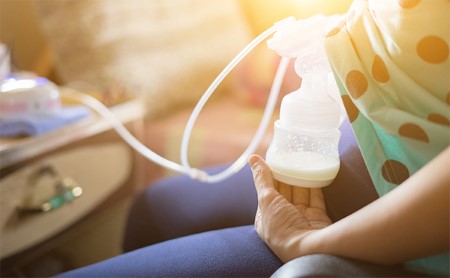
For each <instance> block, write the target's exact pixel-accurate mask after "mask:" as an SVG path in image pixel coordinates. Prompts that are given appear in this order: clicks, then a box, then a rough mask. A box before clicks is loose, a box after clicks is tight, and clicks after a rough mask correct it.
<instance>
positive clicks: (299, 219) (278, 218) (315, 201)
mask: <svg viewBox="0 0 450 278" xmlns="http://www.w3.org/2000/svg"><path fill="white" fill-rule="evenodd" d="M249 163H250V165H251V167H252V172H253V178H254V181H255V187H256V191H257V193H258V210H257V212H256V218H255V227H256V231H257V233H258V234H259V236H260V237H261V239H262V240H263V241H264V242H265V243H266V244H267V245H268V246H269V247H270V249H272V251H273V252H274V253H275V254H276V255H277V256H278V257H279V258H280V259H281V260H282V261H283V262H288V261H290V260H292V259H294V258H297V257H299V256H303V255H307V254H312V253H315V251H314V249H315V248H314V246H315V243H314V239H313V237H312V236H311V235H312V234H313V233H314V232H315V231H317V230H318V229H321V228H324V227H327V226H329V225H330V224H331V221H330V219H329V218H328V215H327V213H326V209H325V202H324V198H323V194H322V191H321V189H318V188H314V189H309V188H302V187H297V186H289V185H286V184H283V183H281V182H278V181H276V180H274V179H273V177H272V173H271V171H270V168H269V167H268V166H267V164H266V163H265V162H264V160H263V159H262V158H261V157H259V156H257V155H252V156H251V157H250V158H249Z"/></svg>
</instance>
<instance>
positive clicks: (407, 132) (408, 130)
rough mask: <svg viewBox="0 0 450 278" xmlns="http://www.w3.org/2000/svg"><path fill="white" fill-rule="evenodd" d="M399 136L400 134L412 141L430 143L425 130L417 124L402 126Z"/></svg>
mask: <svg viewBox="0 0 450 278" xmlns="http://www.w3.org/2000/svg"><path fill="white" fill-rule="evenodd" d="M398 134H400V135H401V136H403V137H408V138H411V139H415V140H419V141H423V142H427V143H428V142H429V139H428V136H427V134H426V133H425V131H423V129H422V128H421V127H420V126H418V125H416V124H412V123H407V124H404V125H402V126H401V127H400V128H399V129H398Z"/></svg>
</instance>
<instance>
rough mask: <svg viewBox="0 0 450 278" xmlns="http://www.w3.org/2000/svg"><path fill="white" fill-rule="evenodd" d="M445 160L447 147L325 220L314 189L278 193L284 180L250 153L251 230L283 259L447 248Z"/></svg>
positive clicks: (385, 257) (392, 259)
mask: <svg viewBox="0 0 450 278" xmlns="http://www.w3.org/2000/svg"><path fill="white" fill-rule="evenodd" d="M449 160H450V147H449V148H447V149H446V150H444V151H443V152H442V153H441V154H440V155H439V156H438V157H436V158H435V159H434V160H432V161H431V162H430V163H428V164H427V165H426V166H425V167H423V168H422V169H421V170H419V171H418V172H417V173H416V174H414V175H413V176H411V177H410V178H409V179H408V180H406V181H405V182H404V183H402V184H401V185H399V186H398V188H396V189H394V190H392V191H391V192H390V193H388V194H386V195H385V196H383V197H381V198H379V199H378V200H376V201H374V202H373V203H371V204H369V205H368V206H366V207H364V208H362V209H360V210H359V211H357V212H355V213H353V214H352V215H350V216H348V217H346V218H344V219H342V220H340V221H338V222H336V223H334V224H330V223H329V222H327V217H326V212H325V206H324V202H323V197H322V195H321V191H320V190H315V189H311V190H309V189H299V188H295V187H292V190H291V191H290V193H289V194H283V195H282V194H280V193H278V191H279V190H280V189H282V188H284V187H285V185H282V184H279V183H277V182H276V181H274V180H273V179H272V175H271V173H270V169H269V168H268V167H267V165H266V164H265V163H264V161H263V160H262V159H261V158H259V157H257V156H252V157H251V158H250V159H249V162H250V164H251V165H252V170H253V173H254V179H255V186H256V189H257V192H258V198H259V207H258V212H257V216H256V220H255V226H256V230H257V232H258V234H259V235H260V236H261V238H262V239H263V240H264V241H265V242H266V243H267V244H268V246H269V247H270V248H271V249H272V250H273V251H274V252H275V253H276V254H277V255H278V256H279V257H280V259H282V260H283V261H285V262H286V261H289V260H291V259H293V258H296V257H299V256H302V255H307V254H317V253H326V254H333V255H338V256H343V257H348V258H353V259H358V260H363V261H368V262H374V263H380V264H396V263H400V262H403V261H406V260H410V259H414V258H419V257H424V256H427V255H432V254H437V253H440V252H445V251H448V250H449V232H450V231H449V226H450V223H449V214H450V213H449V187H450V185H449V184H450V178H449V175H450V173H449V165H450V161H449ZM280 191H281V190H280ZM284 195H286V196H287V197H284ZM299 200H300V201H299ZM294 215H297V216H294Z"/></svg>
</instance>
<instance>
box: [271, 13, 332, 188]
mask: <svg viewBox="0 0 450 278" xmlns="http://www.w3.org/2000/svg"><path fill="white" fill-rule="evenodd" d="M319 20H322V19H321V18H320V17H317V18H315V19H309V21H308V22H306V23H305V22H301V21H300V22H298V21H296V20H295V19H293V18H288V19H285V20H283V21H281V22H279V23H278V24H281V25H282V26H279V27H278V31H277V33H276V34H275V36H274V37H273V38H271V39H270V40H269V41H268V46H269V48H271V49H273V50H275V51H276V52H277V53H278V54H279V55H281V56H283V57H289V58H296V61H295V71H296V73H297V74H298V75H299V76H301V78H302V84H301V87H300V89H298V90H297V91H294V92H292V93H290V94H288V95H286V96H285V97H284V98H283V100H282V102H281V108H280V118H279V119H278V120H277V121H276V122H275V131H274V136H273V140H272V142H271V144H270V146H269V148H268V150H267V154H266V161H267V164H268V165H269V167H270V169H271V170H272V174H273V176H274V178H275V179H276V180H278V181H281V182H283V183H286V184H290V185H294V186H301V187H310V188H317V187H324V186H327V185H329V184H330V183H331V182H332V181H333V180H334V178H335V177H336V175H337V173H338V171H339V166H340V161H339V153H338V144H339V138H340V132H339V122H340V104H339V103H338V102H337V101H336V100H335V99H333V98H332V97H331V96H330V95H329V94H328V92H327V82H328V76H329V74H331V69H330V66H329V64H328V60H327V58H326V54H325V51H324V48H323V45H322V43H323V39H322V38H323V36H322V33H321V32H319V31H318V30H317V29H316V28H317V21H319ZM309 24H310V25H311V27H312V26H314V27H315V28H308V25H309ZM305 25H306V26H305ZM297 31H298V32H297ZM305 32H306V33H308V32H309V34H305ZM313 32H315V33H316V34H317V35H314V34H313Z"/></svg>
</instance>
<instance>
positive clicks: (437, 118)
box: [428, 114, 450, 126]
mask: <svg viewBox="0 0 450 278" xmlns="http://www.w3.org/2000/svg"><path fill="white" fill-rule="evenodd" d="M428 120H429V121H430V122H434V123H437V124H440V125H447V126H450V121H449V120H448V119H447V118H446V117H444V116H442V115H439V114H430V115H428Z"/></svg>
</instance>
